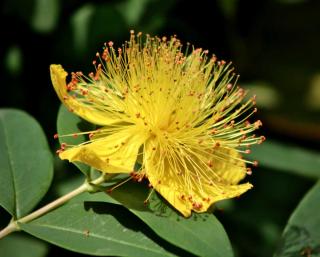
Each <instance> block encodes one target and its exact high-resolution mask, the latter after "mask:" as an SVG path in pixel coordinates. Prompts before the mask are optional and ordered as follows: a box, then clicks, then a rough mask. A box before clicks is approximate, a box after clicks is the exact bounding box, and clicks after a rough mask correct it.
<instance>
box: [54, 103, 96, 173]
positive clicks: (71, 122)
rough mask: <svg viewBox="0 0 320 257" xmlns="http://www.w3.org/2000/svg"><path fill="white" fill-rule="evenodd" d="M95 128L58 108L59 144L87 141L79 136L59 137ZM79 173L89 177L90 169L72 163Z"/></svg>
mask: <svg viewBox="0 0 320 257" xmlns="http://www.w3.org/2000/svg"><path fill="white" fill-rule="evenodd" d="M94 129H95V126H94V125H92V124H91V123H89V122H87V121H85V120H83V119H81V118H80V117H79V116H77V115H75V114H73V113H71V112H69V111H68V110H67V108H66V107H65V106H64V105H61V106H60V109H59V112H58V118H57V130H58V135H59V141H60V143H67V144H71V145H78V144H81V143H82V142H84V141H86V140H88V137H87V135H79V136H77V137H73V136H68V137H60V136H63V135H70V134H71V135H72V134H75V133H81V132H87V131H91V130H94ZM73 164H74V165H76V166H77V168H78V169H80V171H81V172H82V173H83V174H85V175H86V176H90V173H91V167H89V166H88V165H85V164H83V163H80V162H74V163H73Z"/></svg>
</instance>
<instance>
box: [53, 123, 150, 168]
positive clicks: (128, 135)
mask: <svg viewBox="0 0 320 257" xmlns="http://www.w3.org/2000/svg"><path fill="white" fill-rule="evenodd" d="M143 141H144V138H143V136H141V135H140V134H138V133H134V130H133V129H130V128H128V129H125V130H122V131H120V132H117V133H114V134H112V135H108V136H105V137H100V138H97V139H94V140H92V141H91V142H89V143H87V144H84V145H79V146H75V147H72V148H70V149H67V150H65V151H63V152H61V153H60V155H59V156H60V158H61V159H63V160H65V159H66V160H69V161H70V162H74V161H79V162H83V163H85V164H88V165H90V166H92V167H94V168H96V169H98V170H101V171H102V172H106V173H130V172H132V171H133V168H134V165H135V162H136V160H137V156H138V152H139V148H140V147H141V145H142V144H143Z"/></svg>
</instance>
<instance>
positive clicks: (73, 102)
mask: <svg viewBox="0 0 320 257" xmlns="http://www.w3.org/2000/svg"><path fill="white" fill-rule="evenodd" d="M50 74H51V81H52V84H53V87H54V89H55V91H56V93H57V95H58V97H59V99H60V101H61V102H63V103H64V105H65V106H66V107H67V108H68V109H69V110H72V112H74V113H75V114H77V115H79V116H80V117H82V118H83V119H85V120H87V121H89V122H91V123H93V124H96V125H109V124H111V123H114V122H115V121H114V120H113V119H110V118H109V117H108V116H107V114H106V113H103V112H102V111H99V110H97V109H95V108H93V107H92V106H88V105H84V104H83V103H81V102H80V101H78V100H77V99H76V98H73V97H70V96H69V95H68V92H67V85H66V77H67V75H68V73H67V72H66V71H65V70H64V69H63V68H62V66H61V65H57V64H52V65H50Z"/></svg>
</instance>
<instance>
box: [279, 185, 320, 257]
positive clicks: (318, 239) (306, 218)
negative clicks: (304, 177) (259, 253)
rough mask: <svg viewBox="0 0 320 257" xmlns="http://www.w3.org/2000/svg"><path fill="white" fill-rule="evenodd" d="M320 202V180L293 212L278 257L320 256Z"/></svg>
mask: <svg viewBox="0 0 320 257" xmlns="http://www.w3.org/2000/svg"><path fill="white" fill-rule="evenodd" d="M319 203H320V182H318V183H317V184H316V185H315V186H314V187H313V188H312V189H311V190H310V191H309V192H308V193H307V194H306V196H305V197H304V198H303V199H302V201H301V202H300V204H299V205H298V207H297V208H296V209H295V210H294V212H293V213H292V215H291V217H290V219H289V221H288V224H287V226H286V228H285V230H284V232H283V235H282V239H281V243H280V245H279V248H278V251H277V253H276V254H275V256H276V257H287V256H320V215H319V213H320V204H319ZM308 253H309V254H308ZM311 253H312V255H311Z"/></svg>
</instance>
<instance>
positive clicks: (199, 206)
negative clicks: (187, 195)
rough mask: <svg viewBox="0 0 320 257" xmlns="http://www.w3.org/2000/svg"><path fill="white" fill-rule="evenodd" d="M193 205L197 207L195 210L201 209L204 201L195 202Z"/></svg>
mask: <svg viewBox="0 0 320 257" xmlns="http://www.w3.org/2000/svg"><path fill="white" fill-rule="evenodd" d="M192 207H193V208H194V209H195V210H200V209H201V208H202V203H200V202H193V203H192Z"/></svg>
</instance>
